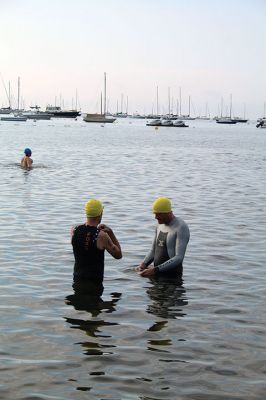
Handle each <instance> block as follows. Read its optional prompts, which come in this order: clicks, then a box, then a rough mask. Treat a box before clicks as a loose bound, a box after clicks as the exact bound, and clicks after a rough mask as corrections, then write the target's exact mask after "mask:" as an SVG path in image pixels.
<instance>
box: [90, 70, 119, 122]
mask: <svg viewBox="0 0 266 400" xmlns="http://www.w3.org/2000/svg"><path fill="white" fill-rule="evenodd" d="M115 120H116V119H115V118H112V117H108V116H107V115H106V72H105V73H104V107H103V112H102V95H101V113H100V114H97V113H94V114H89V113H88V114H86V115H85V116H84V118H83V121H85V122H96V123H103V124H106V123H107V124H108V123H113V122H114V121H115Z"/></svg>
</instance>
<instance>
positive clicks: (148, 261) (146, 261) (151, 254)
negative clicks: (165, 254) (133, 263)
mask: <svg viewBox="0 0 266 400" xmlns="http://www.w3.org/2000/svg"><path fill="white" fill-rule="evenodd" d="M156 237H157V229H155V235H154V239H153V243H152V248H151V250H150V251H149V253H148V254H147V255H146V257H145V258H144V260H143V264H145V265H146V267H148V265H150V264H151V263H152V262H153V260H154V253H155V244H156Z"/></svg>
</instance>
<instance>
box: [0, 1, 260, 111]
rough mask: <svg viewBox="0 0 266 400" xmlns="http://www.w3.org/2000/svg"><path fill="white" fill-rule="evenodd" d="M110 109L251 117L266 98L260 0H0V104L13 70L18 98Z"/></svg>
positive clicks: (30, 102) (4, 100) (29, 102)
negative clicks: (178, 108) (179, 105)
mask: <svg viewBox="0 0 266 400" xmlns="http://www.w3.org/2000/svg"><path fill="white" fill-rule="evenodd" d="M104 72H106V73H107V98H108V105H109V109H110V110H111V111H113V112H115V111H116V110H117V103H118V109H119V111H121V98H122V95H123V99H124V102H123V111H125V104H126V99H127V98H128V111H129V112H130V113H133V112H136V111H137V112H140V113H143V112H145V113H151V112H152V109H153V111H154V112H155V111H156V87H157V86H158V92H159V111H160V112H163V111H165V112H167V111H168V93H169V90H170V98H171V104H173V105H174V110H173V111H176V102H177V100H178V99H179V93H180V88H181V94H182V112H183V113H187V112H188V97H189V96H191V114H201V115H203V114H205V110H206V104H207V105H208V109H209V112H210V114H211V116H213V115H216V114H217V113H218V110H219V108H218V107H220V105H221V99H222V98H223V104H224V111H226V109H229V105H230V94H232V103H233V113H234V114H235V115H238V116H242V115H243V113H244V107H245V108H246V116H247V117H249V118H257V117H260V116H262V115H263V113H264V103H265V102H266V0H231V1H229V0H223V1H221V0H218V1H217V0H201V1H200V0H198V1H197V0H134V1H133V0H94V1H93V0H75V1H73V0H46V1H40V0H39V1H38V0H34V1H33V0H0V73H1V77H0V78H1V80H0V106H2V105H7V96H6V93H5V89H4V84H5V86H6V88H8V82H9V81H10V85H11V90H12V93H13V96H14V102H15V101H17V100H15V98H17V97H16V96H17V78H18V76H20V79H21V97H22V100H23V104H24V105H25V107H26V108H27V107H29V106H30V105H33V104H35V103H38V104H39V105H40V106H42V107H43V108H45V107H46V105H47V104H54V103H55V98H56V101H57V105H59V103H60V101H61V105H64V106H65V108H71V107H72V104H74V105H75V96H76V89H77V92H78V98H79V105H80V106H81V109H82V111H83V112H96V111H99V104H100V92H101V90H103V76H104Z"/></svg>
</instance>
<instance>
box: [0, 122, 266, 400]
mask: <svg viewBox="0 0 266 400" xmlns="http://www.w3.org/2000/svg"><path fill="white" fill-rule="evenodd" d="M188 123H189V125H190V126H189V128H185V129H184V128H183V129H182V128H166V127H165V128H159V129H157V130H156V129H154V128H152V127H146V126H145V121H143V120H130V119H126V120H119V121H117V122H116V123H114V124H110V125H105V126H102V125H94V124H86V123H85V122H83V121H82V120H78V121H74V120H70V121H68V120H54V121H37V122H36V123H34V122H33V121H27V122H25V123H24V122H21V123H17V124H15V123H10V122H1V123H0V143H1V146H0V155H1V156H0V160H1V161H0V167H1V181H0V188H1V192H0V200H1V207H0V216H1V225H0V261H1V268H0V287H1V290H0V296H1V303H0V304H1V305H0V307H1V319H0V332H1V341H0V360H1V366H0V369H1V375H0V376H1V378H0V398H1V399H5V400H9V399H12V400H14V399H19V400H21V399H23V400H26V399H27V400H33V399H34V400H37V399H47V400H48V399H49V400H51V399H52V400H72V399H73V400H76V399H77V400H79V399H108V400H120V399H121V400H131V399H132V400H133V399H140V400H163V399H177V400H181V399H182V400H183V399H184V400H188V399H193V400H220V399H221V400H222V399H223V400H224V399H226V400H231V399H232V400H244V399H247V400H255V399H256V400H261V399H264V398H265V395H266V380H265V374H266V364H265V351H266V325H265V309H266V307H265V299H266V274H265V267H266V262H265V261H266V257H265V244H266V243H265V242H266V240H265V239H266V235H265V232H266V212H265V200H266V199H265V197H266V196H265V189H266V174H265V161H266V132H265V130H263V129H257V128H256V127H255V123H248V124H237V125H232V126H226V125H218V124H216V123H215V122H214V121H189V122H188ZM25 147H30V148H31V149H32V151H33V154H32V158H33V160H34V168H33V169H32V170H30V171H26V170H23V169H21V168H20V165H19V162H20V159H21V157H22V156H23V149H24V148H25ZM160 195H165V196H168V197H170V198H171V199H172V202H173V208H174V212H175V214H176V215H177V216H180V217H181V218H183V219H184V220H185V221H186V222H187V223H188V225H189V227H190V232H191V239H190V243H189V245H188V248H187V253H186V257H185V261H184V275H183V280H182V281H181V282H180V281H179V282H176V281H165V280H150V279H145V278H142V277H140V276H139V275H138V274H137V273H136V272H135V267H136V266H137V265H138V264H139V263H140V262H141V261H142V259H143V257H144V255H145V254H146V252H147V251H148V250H149V248H150V245H151V242H152V239H153V234H154V227H155V222H156V221H155V220H154V216H153V215H152V213H151V203H152V202H153V200H154V199H155V198H156V197H158V196H160ZM90 197H96V198H99V199H101V200H102V201H103V203H104V217H103V222H104V223H106V224H109V225H110V226H111V227H112V228H113V230H114V232H115V233H116V235H117V237H118V239H119V241H120V243H121V246H122V250H123V259H122V260H114V259H112V258H111V256H109V255H108V254H107V255H106V258H105V280H104V291H103V293H101V291H100V290H98V288H96V287H93V288H90V290H88V288H84V287H83V288H79V290H76V291H74V290H73V288H72V272H73V263H74V262H73V261H74V259H73V254H72V248H71V244H70V228H71V226H72V225H75V224H78V223H81V222H83V221H84V213H83V207H84V203H85V202H86V201H87V199H88V198H90Z"/></svg>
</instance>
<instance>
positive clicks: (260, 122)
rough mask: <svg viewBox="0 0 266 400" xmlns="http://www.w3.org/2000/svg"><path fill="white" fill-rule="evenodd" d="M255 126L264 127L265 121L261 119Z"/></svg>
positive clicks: (265, 125)
mask: <svg viewBox="0 0 266 400" xmlns="http://www.w3.org/2000/svg"><path fill="white" fill-rule="evenodd" d="M256 127H257V128H266V121H264V120H263V119H262V120H260V121H259V123H258V124H257V125H256Z"/></svg>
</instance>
